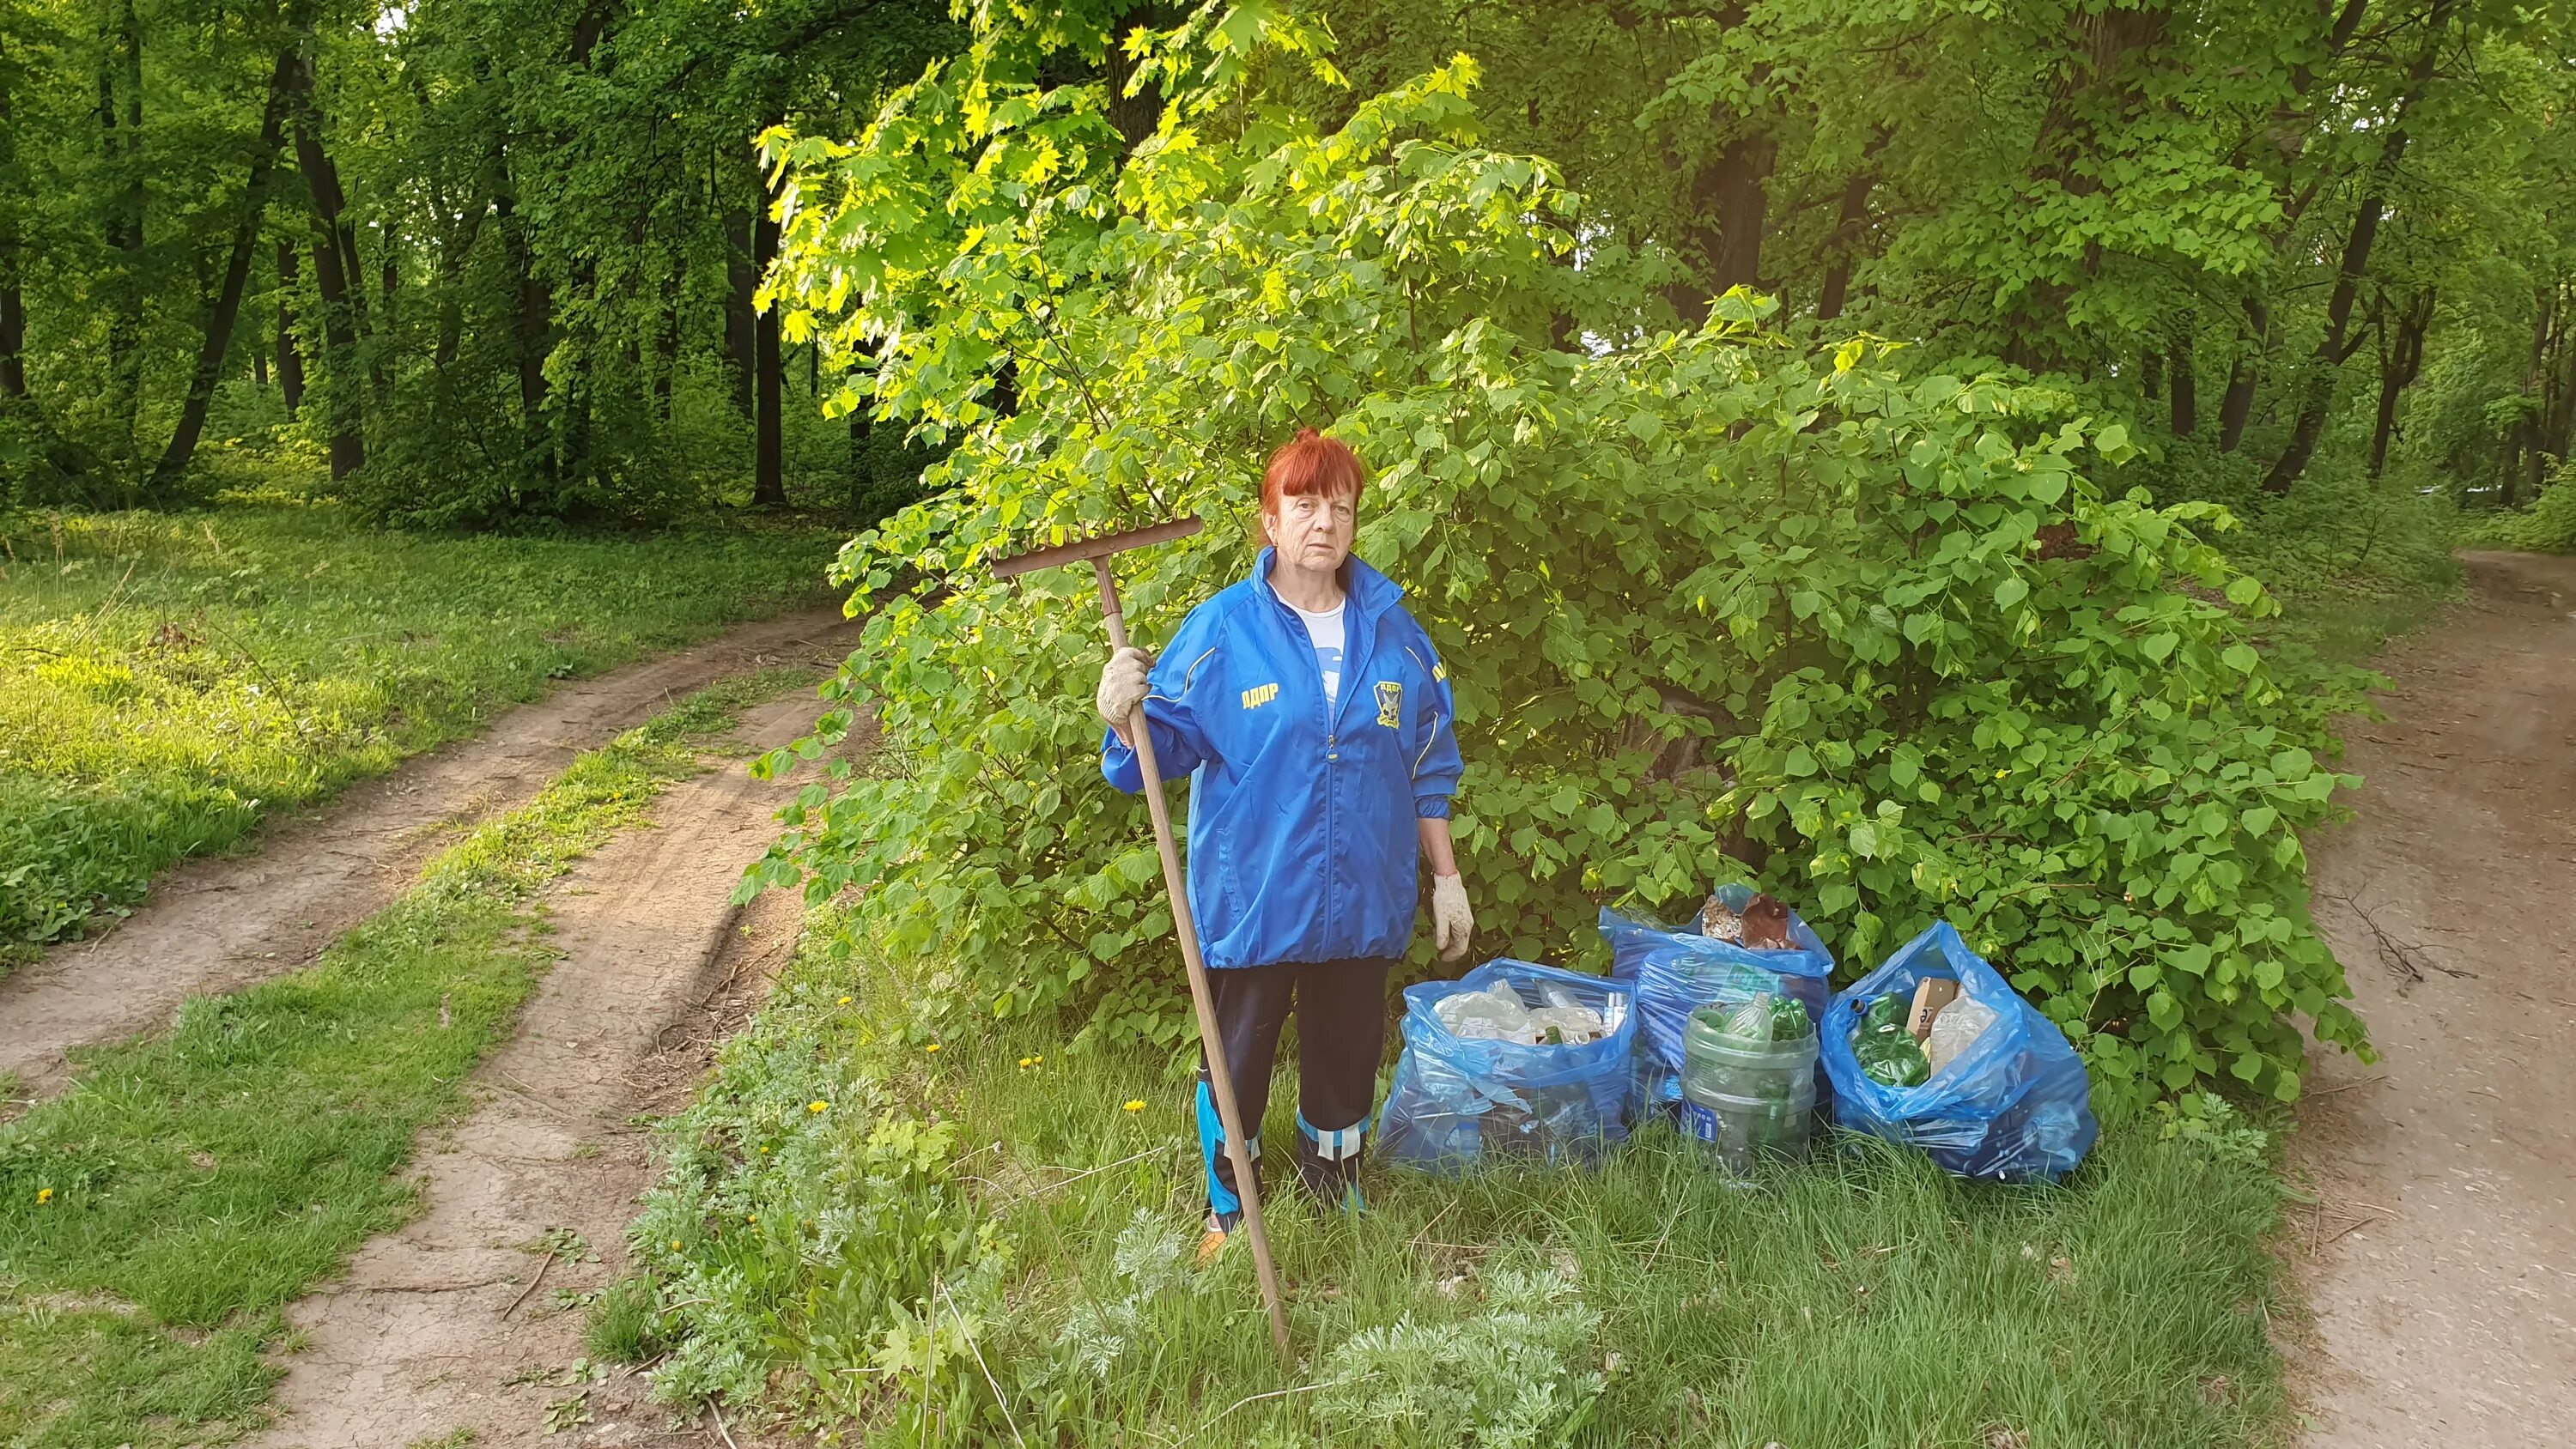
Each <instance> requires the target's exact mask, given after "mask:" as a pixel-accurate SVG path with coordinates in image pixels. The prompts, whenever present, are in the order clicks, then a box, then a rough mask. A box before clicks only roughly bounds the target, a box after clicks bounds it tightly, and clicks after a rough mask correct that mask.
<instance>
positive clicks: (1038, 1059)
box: [1029, 1057, 1046, 1062]
mask: <svg viewBox="0 0 2576 1449" xmlns="http://www.w3.org/2000/svg"><path fill="white" fill-rule="evenodd" d="M1029 1060H1030V1061H1033V1062H1043V1061H1045V1060H1046V1058H1044V1057H1031V1058H1029Z"/></svg>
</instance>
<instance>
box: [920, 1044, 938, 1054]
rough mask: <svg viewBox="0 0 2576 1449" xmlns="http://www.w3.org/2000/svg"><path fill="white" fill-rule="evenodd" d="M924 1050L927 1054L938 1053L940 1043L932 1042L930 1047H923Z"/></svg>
mask: <svg viewBox="0 0 2576 1449" xmlns="http://www.w3.org/2000/svg"><path fill="white" fill-rule="evenodd" d="M922 1050H923V1051H926V1052H936V1051H938V1050H939V1043H937V1042H932V1043H931V1044H930V1045H928V1046H926V1047H923V1048H922Z"/></svg>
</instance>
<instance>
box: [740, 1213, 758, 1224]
mask: <svg viewBox="0 0 2576 1449" xmlns="http://www.w3.org/2000/svg"><path fill="white" fill-rule="evenodd" d="M742 1220H743V1221H744V1222H747V1223H756V1222H759V1221H760V1214H758V1213H744V1214H743V1215H742Z"/></svg>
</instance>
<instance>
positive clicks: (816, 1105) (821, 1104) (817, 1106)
mask: <svg viewBox="0 0 2576 1449" xmlns="http://www.w3.org/2000/svg"><path fill="white" fill-rule="evenodd" d="M831 1105H832V1104H831V1103H829V1102H826V1101H824V1100H823V1099H822V1098H820V1097H817V1098H815V1099H814V1100H813V1101H811V1102H808V1103H806V1104H805V1110H806V1111H808V1112H820V1111H822V1110H823V1109H824V1108H826V1107H829V1106H831Z"/></svg>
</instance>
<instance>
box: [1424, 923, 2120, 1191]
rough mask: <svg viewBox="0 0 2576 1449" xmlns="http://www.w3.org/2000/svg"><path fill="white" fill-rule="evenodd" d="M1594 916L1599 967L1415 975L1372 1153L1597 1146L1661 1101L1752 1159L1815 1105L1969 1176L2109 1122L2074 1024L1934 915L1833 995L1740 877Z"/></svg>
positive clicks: (1815, 965) (1449, 1164) (2061, 1158)
mask: <svg viewBox="0 0 2576 1449" xmlns="http://www.w3.org/2000/svg"><path fill="white" fill-rule="evenodd" d="M1600 929H1601V934H1602V937H1603V939H1604V940H1606V941H1607V942H1608V943H1609V945H1610V949H1611V956H1612V961H1613V965H1612V968H1611V974H1610V976H1609V978H1608V979H1606V980H1605V979H1603V978H1601V977H1597V976H1588V975H1584V974H1581V973H1579V972H1572V971H1561V970H1558V969H1556V968H1554V967H1550V966H1541V965H1537V964H1534V963H1531V962H1527V961H1513V960H1508V959H1506V960H1497V961H1492V962H1488V963H1487V964H1485V965H1483V966H1480V967H1478V968H1476V969H1475V970H1473V971H1470V972H1469V973H1467V975H1466V976H1465V977H1464V978H1463V979H1461V980H1457V981H1426V982H1422V983H1420V984H1418V985H1415V986H1410V987H1407V988H1405V992H1404V996H1405V1015H1404V1028H1403V1029H1404V1041H1405V1047H1404V1055H1403V1057H1402V1059H1401V1060H1399V1061H1398V1062H1397V1064H1396V1069H1395V1080H1394V1082H1393V1084H1392V1086H1391V1087H1390V1088H1389V1090H1388V1094H1387V1101H1386V1106H1385V1108H1384V1109H1383V1111H1382V1112H1381V1113H1380V1115H1379V1118H1378V1130H1377V1152H1378V1155H1379V1156H1380V1157H1381V1158H1384V1159H1387V1160H1392V1161H1397V1162H1405V1163H1411V1164H1414V1165H1416V1166H1423V1167H1432V1168H1438V1169H1446V1170H1456V1169H1460V1168H1464V1167H1470V1166H1474V1165H1477V1164H1479V1163H1482V1162H1486V1161H1489V1160H1498V1159H1517V1160H1523V1161H1529V1162H1541V1163H1550V1164H1566V1163H1573V1164H1588V1163H1593V1162H1597V1161H1598V1160H1599V1159H1600V1157H1601V1156H1602V1155H1603V1154H1604V1153H1605V1152H1606V1151H1607V1150H1608V1149H1609V1148H1610V1147H1612V1146H1614V1145H1616V1144H1618V1143H1619V1142H1622V1141H1624V1140H1626V1136H1627V1130H1628V1126H1629V1123H1630V1122H1631V1121H1632V1120H1644V1119H1647V1118H1649V1117H1651V1116H1653V1115H1656V1114H1661V1115H1664V1116H1665V1117H1666V1118H1667V1120H1670V1121H1673V1122H1675V1123H1676V1124H1677V1125H1678V1126H1679V1127H1680V1129H1681V1131H1682V1132H1683V1133H1684V1135H1686V1136H1688V1137H1690V1138H1692V1139H1694V1140H1696V1141H1697V1142H1699V1143H1700V1144H1702V1145H1703V1147H1704V1148H1705V1149H1706V1151H1707V1153H1708V1155H1709V1157H1710V1158H1711V1160H1712V1161H1713V1162H1715V1163H1716V1164H1717V1165H1718V1166H1720V1167H1722V1168H1724V1169H1725V1170H1726V1171H1728V1172H1729V1173H1731V1174H1734V1175H1736V1176H1739V1177H1744V1176H1750V1175H1751V1174H1753V1173H1754V1172H1755V1171H1756V1170H1757V1169H1758V1168H1759V1167H1760V1166H1761V1165H1762V1163H1763V1160H1764V1159H1766V1158H1772V1159H1776V1158H1787V1157H1795V1156H1797V1155H1799V1154H1801V1153H1803V1152H1805V1150H1806V1148H1807V1144H1808V1138H1809V1136H1810V1133H1811V1129H1812V1125H1813V1123H1814V1121H1815V1119H1816V1117H1817V1115H1818V1113H1819V1111H1820V1110H1822V1111H1829V1112H1830V1113H1831V1116H1832V1120H1833V1122H1834V1123H1835V1125H1837V1126H1839V1127H1842V1128H1844V1129H1846V1130H1849V1131H1854V1132H1865V1133H1869V1134H1871V1135H1873V1136H1877V1137H1882V1138H1885V1139H1887V1140H1889V1141H1892V1142H1898V1143H1903V1144H1905V1145H1907V1146H1911V1147H1915V1148H1918V1149H1920V1150H1922V1151H1923V1152H1924V1153H1926V1154H1927V1155H1929V1156H1930V1157H1931V1159H1932V1161H1933V1162H1934V1163H1935V1164H1936V1165H1938V1166H1939V1167H1941V1168H1942V1169H1943V1170H1944V1171H1947V1172H1950V1173H1953V1174H1956V1175H1958V1176H1961V1177H1975V1178H1987V1179H1994V1180H2001V1181H2012V1182H2026V1181H2045V1182H2054V1181H2056V1180H2057V1179H2058V1178H2059V1177H2061V1176H2063V1175H2065V1173H2066V1172H2067V1171H2069V1170H2070V1169H2072V1168H2073V1167H2074V1166H2075V1165H2076V1163H2078V1162H2080V1161H2082V1160H2083V1157H2084V1154H2085V1153H2086V1152H2087V1151H2089V1150H2091V1148H2092V1145H2093V1141H2094V1138H2095V1137H2096V1136H2097V1135H2098V1133H2099V1129H2098V1127H2097V1125H2096V1124H2095V1122H2094V1119H2093V1114H2092V1110H2091V1106H2090V1101H2089V1098H2090V1084H2089V1083H2088V1081H2087V1080H2086V1078H2085V1075H2084V1064H2083V1061H2082V1059H2080V1058H2079V1057H2077V1056H2076V1054H2075V1051H2074V1048H2072V1047H2070V1046H2069V1045H2067V1042H2066V1037H2065V1035H2064V1034H2063V1033H2062V1032H2060V1031H2059V1030H2058V1029H2057V1025H2056V1023H2054V1022H2052V1021H2050V1020H2049V1019H2048V1018H2047V1016H2045V1015H2044V1014H2042V1013H2041V1012H2040V1011H2039V1009H2038V1008H2036V1007H2034V1006H2032V1005H2031V1004H2030V1003H2029V1002H2027V1001H2025V1000H2023V999H2022V998H2021V996H2020V995H2019V994H2018V993H2016V992H2015V991H2014V990H2013V989H2012V987H2011V986H2010V985H2009V984H2008V983H2007V982H2005V980H2004V979H2003V977H2002V976H2001V975H2000V974H1998V973H1997V972H1996V971H1995V969H1994V968H1993V967H1992V966H1990V965H1988V964H1987V963H1986V962H1985V960H1984V959H1983V958H1981V957H1979V956H1978V955H1977V954H1976V953H1975V952H1973V951H1970V950H1969V949H1968V948H1967V945H1966V943H1965V942H1964V941H1962V940H1961V939H1960V937H1959V933H1958V932H1957V931H1956V930H1955V929H1953V928H1952V927H1951V926H1949V925H1948V924H1946V923H1944V924H1940V925H1936V926H1934V927H1932V928H1931V929H1930V930H1928V931H1925V932H1924V933H1923V934H1922V935H1920V936H1917V937H1916V938H1915V939H1914V940H1912V941H1910V942H1908V943H1907V944H1906V945H1905V946H1904V947H1903V948H1902V949H1900V950H1898V951H1897V952H1896V953H1895V954H1894V955H1892V956H1890V957H1889V958H1888V959H1887V961H1886V963H1885V964H1883V965H1881V966H1880V967H1879V968H1878V969H1877V970H1875V971H1872V972H1870V973H1869V974H1868V975H1866V976H1864V977H1862V978H1861V979H1860V980H1859V981H1858V982H1856V983H1854V984H1853V985H1852V986H1850V987H1849V988H1847V989H1846V990H1844V991H1842V992H1841V993H1839V994H1837V995H1834V996H1832V997H1830V998H1828V997H1827V995H1826V983H1827V981H1828V980H1829V979H1830V978H1831V976H1832V974H1833V970H1834V959H1833V955H1832V953H1831V952H1829V951H1827V950H1826V949H1825V945H1824V942H1823V941H1821V940H1820V939H1818V938H1817V936H1816V933H1815V932H1814V931H1813V930H1811V929H1809V927H1808V925H1807V923H1806V922H1805V921H1804V920H1802V919H1800V918H1799V916H1798V914H1797V912H1795V911H1793V910H1791V909H1789V908H1788V906H1786V905H1785V904H1783V903H1782V902H1780V901H1778V900H1776V899H1774V898H1773V897H1771V896H1769V895H1766V894H1763V893H1760V892H1757V891H1755V890H1754V889H1753V888H1752V887H1751V886H1749V885H1744V884H1740V883H1739V884H1734V885H1726V886H1721V887H1719V888H1718V890H1717V891H1715V892H1714V893H1712V894H1711V895H1710V897H1709V899H1708V901H1707V903H1706V904H1705V905H1704V906H1703V907H1702V908H1701V909H1700V911H1699V912H1698V914H1697V915H1696V916H1695V917H1694V918H1693V920H1692V921H1691V923H1690V924H1689V925H1688V926H1686V927H1682V928H1678V929H1675V928H1667V927H1663V926H1658V925H1653V924H1649V923H1646V922H1640V921H1635V920H1631V919H1629V918H1628V917H1625V916H1622V915H1620V914H1618V913H1617V912H1615V911H1610V910H1606V909H1605V910H1603V911H1602V912H1601V920H1600Z"/></svg>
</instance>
